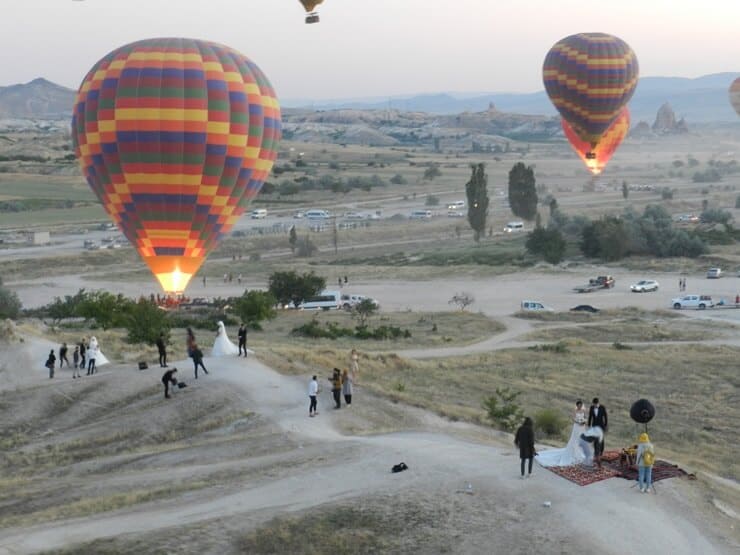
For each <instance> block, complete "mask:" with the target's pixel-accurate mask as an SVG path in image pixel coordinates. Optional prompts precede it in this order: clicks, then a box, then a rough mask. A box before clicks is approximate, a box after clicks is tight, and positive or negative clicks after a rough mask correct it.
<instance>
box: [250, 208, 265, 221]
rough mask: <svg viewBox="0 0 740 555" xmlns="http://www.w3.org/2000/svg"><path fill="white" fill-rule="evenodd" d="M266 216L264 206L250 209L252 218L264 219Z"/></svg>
mask: <svg viewBox="0 0 740 555" xmlns="http://www.w3.org/2000/svg"><path fill="white" fill-rule="evenodd" d="M266 217H267V210H266V209H265V208H255V209H254V210H252V214H251V218H252V219H253V220H264V219H265V218H266Z"/></svg>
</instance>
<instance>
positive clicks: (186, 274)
mask: <svg viewBox="0 0 740 555" xmlns="http://www.w3.org/2000/svg"><path fill="white" fill-rule="evenodd" d="M280 125H281V123H280V107H279V104H278V101H277V98H276V97H275V93H274V91H273V89H272V86H271V85H270V83H269V81H268V80H267V78H266V77H265V75H264V74H263V73H262V71H261V70H260V69H259V68H258V67H257V65H256V64H254V62H252V61H251V60H249V59H248V58H246V57H245V56H243V55H242V54H240V53H239V52H237V51H235V50H232V49H231V48H228V47H226V46H222V45H219V44H215V43H210V42H205V41H200V40H191V39H183V38H160V39H148V40H143V41H139V42H134V43H131V44H128V45H126V46H122V47H121V48H118V49H116V50H114V51H113V52H111V53H110V54H108V55H107V56H105V57H104V58H102V59H101V60H100V61H99V62H98V63H96V64H95V65H94V66H93V68H92V69H91V70H90V71H89V73H88V74H87V76H86V77H85V78H84V79H83V81H82V84H81V85H80V88H79V91H78V92H77V99H76V103H75V106H74V112H73V117H72V138H73V143H74V147H75V154H76V155H77V158H78V159H79V161H80V165H81V167H82V172H83V174H84V176H85V178H86V179H87V182H88V184H89V185H90V187H91V188H92V190H93V191H94V192H95V194H96V195H97V197H98V198H99V199H100V202H101V203H102V204H103V207H104V208H105V211H106V212H107V213H108V215H109V216H110V218H111V219H112V220H113V221H114V222H115V223H116V224H117V225H118V227H119V228H120V229H121V231H122V232H123V234H124V235H125V236H126V238H127V239H128V240H129V241H130V242H131V244H132V245H134V246H135V247H136V249H137V250H138V252H139V254H140V255H141V257H142V259H143V260H144V262H146V264H147V265H148V266H149V268H150V269H151V271H152V273H153V274H154V275H155V276H156V277H157V279H158V280H159V283H160V284H161V286H162V288H163V289H164V291H165V292H168V293H175V292H181V291H183V290H184V289H185V287H186V286H187V284H188V281H190V278H191V277H192V276H193V275H194V274H195V273H196V272H197V271H198V269H199V268H200V266H201V265H202V264H203V262H204V261H205V258H206V256H207V255H208V253H209V252H210V251H211V250H213V248H214V247H215V246H216V245H217V244H218V242H219V240H220V239H221V238H222V237H223V236H224V235H226V234H227V233H228V232H229V231H230V230H231V228H232V226H233V225H234V223H235V222H236V221H237V220H238V218H239V216H240V215H241V214H243V213H244V211H245V210H246V208H247V206H248V205H249V201H250V200H252V199H253V198H254V197H255V196H256V195H257V193H259V190H260V188H261V187H262V183H263V182H264V180H265V178H266V177H267V175H268V174H269V172H270V170H271V169H272V164H273V162H274V160H275V157H276V154H277V151H276V146H277V142H278V141H279V139H280Z"/></svg>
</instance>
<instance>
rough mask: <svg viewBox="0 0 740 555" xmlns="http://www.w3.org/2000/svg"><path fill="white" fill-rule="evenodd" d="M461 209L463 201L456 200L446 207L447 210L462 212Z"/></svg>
mask: <svg viewBox="0 0 740 555" xmlns="http://www.w3.org/2000/svg"><path fill="white" fill-rule="evenodd" d="M463 208H465V201H464V200H456V201H455V202H451V203H450V204H448V205H447V210H462V209H463Z"/></svg>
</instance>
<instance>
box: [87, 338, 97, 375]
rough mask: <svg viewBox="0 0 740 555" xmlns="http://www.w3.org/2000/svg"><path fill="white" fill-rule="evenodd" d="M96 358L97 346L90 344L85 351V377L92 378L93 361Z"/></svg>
mask: <svg viewBox="0 0 740 555" xmlns="http://www.w3.org/2000/svg"><path fill="white" fill-rule="evenodd" d="M97 356H98V346H97V344H94V343H92V341H91V342H90V347H89V348H88V350H87V375H88V376H92V375H93V374H94V373H95V359H96V358H97Z"/></svg>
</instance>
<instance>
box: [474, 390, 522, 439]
mask: <svg viewBox="0 0 740 555" xmlns="http://www.w3.org/2000/svg"><path fill="white" fill-rule="evenodd" d="M519 395H521V392H519V391H512V390H511V389H510V388H508V387H503V388H501V387H497V388H496V395H492V396H490V397H487V398H486V399H484V400H483V409H484V410H485V411H486V416H488V418H489V420H490V421H491V423H492V424H494V425H497V426H501V427H502V428H504V429H505V430H508V431H511V430H513V429H514V428H516V427H517V425H518V424H519V423H520V421H521V419H522V417H523V416H524V411H523V410H522V408H521V407H520V406H519V404H518V403H517V402H516V399H517V397H519Z"/></svg>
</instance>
